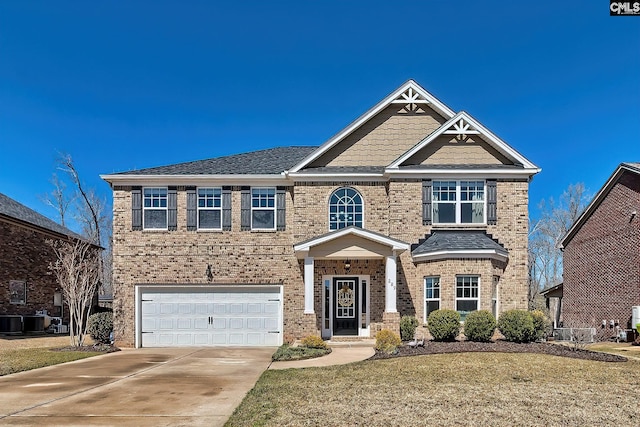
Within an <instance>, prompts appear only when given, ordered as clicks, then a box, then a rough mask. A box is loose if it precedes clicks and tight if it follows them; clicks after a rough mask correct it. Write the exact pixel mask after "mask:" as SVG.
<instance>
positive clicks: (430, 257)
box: [412, 249, 509, 262]
mask: <svg viewBox="0 0 640 427" xmlns="http://www.w3.org/2000/svg"><path fill="white" fill-rule="evenodd" d="M412 258H413V260H414V261H415V262H418V261H436V260H442V259H487V258H490V259H495V260H498V261H503V262H506V261H507V260H508V259H509V256H507V255H504V254H502V253H500V252H498V251H497V250H495V249H455V250H446V251H436V252H429V253H425V254H419V255H412Z"/></svg>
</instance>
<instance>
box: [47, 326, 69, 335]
mask: <svg viewBox="0 0 640 427" xmlns="http://www.w3.org/2000/svg"><path fill="white" fill-rule="evenodd" d="M51 328H53V333H54V334H68V333H69V326H68V325H63V324H59V325H51Z"/></svg>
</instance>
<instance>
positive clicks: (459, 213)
mask: <svg viewBox="0 0 640 427" xmlns="http://www.w3.org/2000/svg"><path fill="white" fill-rule="evenodd" d="M462 181H468V182H469V181H474V182H482V186H483V192H482V194H483V200H482V203H483V208H482V222H462V207H461V206H462V204H463V203H479V201H475V202H473V201H464V202H463V201H462V198H461V197H460V196H461V189H460V187H461V186H460V183H461V182H462ZM436 182H455V183H456V200H455V202H451V201H437V200H435V197H434V192H435V187H436V186H435V183H436ZM440 203H442V204H454V205H455V211H456V221H455V222H436V219H435V218H436V215H435V206H436V204H440ZM431 218H433V224H434V225H471V226H473V225H486V224H487V181H486V180H484V179H474V178H462V179H446V178H442V179H433V180H432V181H431Z"/></svg>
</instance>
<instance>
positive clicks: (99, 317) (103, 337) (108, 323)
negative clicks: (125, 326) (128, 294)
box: [87, 311, 113, 344]
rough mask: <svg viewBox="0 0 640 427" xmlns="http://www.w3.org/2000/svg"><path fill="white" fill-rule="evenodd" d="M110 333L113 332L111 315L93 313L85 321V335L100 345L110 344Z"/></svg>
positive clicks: (107, 313)
mask: <svg viewBox="0 0 640 427" xmlns="http://www.w3.org/2000/svg"><path fill="white" fill-rule="evenodd" d="M111 331H113V313H112V312H110V311H105V312H102V313H95V314H92V315H91V316H89V319H87V333H88V334H89V335H91V338H93V339H94V340H96V341H97V342H99V343H102V344H110V343H111V339H110V335H111Z"/></svg>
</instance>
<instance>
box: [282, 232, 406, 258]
mask: <svg viewBox="0 0 640 427" xmlns="http://www.w3.org/2000/svg"><path fill="white" fill-rule="evenodd" d="M349 235H353V236H358V237H362V238H364V239H367V240H371V241H372V242H375V243H379V244H381V245H385V246H389V247H390V248H391V250H393V251H397V252H398V253H400V252H404V251H406V250H408V249H409V247H410V245H409V244H408V243H404V242H402V241H400V240H396V239H392V238H391V237H386V236H382V235H380V234H378V233H373V232H371V231H368V230H365V229H362V228H358V227H353V226H352V227H346V228H342V229H340V230H337V231H334V232H331V233H327V234H324V235H322V236H319V237H316V238H314V239H311V240H307V241H306V242H302V243H298V244H297V245H294V246H293V251H294V252H296V253H306V252H308V251H309V249H311V248H312V247H314V246H318V245H321V244H323V243H327V242H330V241H332V240H336V239H339V238H341V237H344V236H349Z"/></svg>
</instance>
